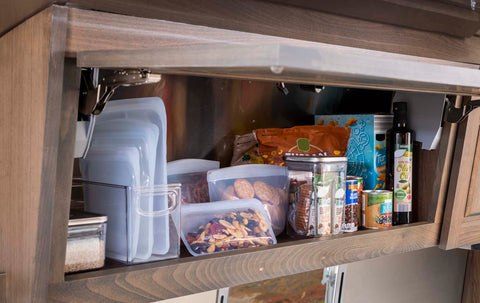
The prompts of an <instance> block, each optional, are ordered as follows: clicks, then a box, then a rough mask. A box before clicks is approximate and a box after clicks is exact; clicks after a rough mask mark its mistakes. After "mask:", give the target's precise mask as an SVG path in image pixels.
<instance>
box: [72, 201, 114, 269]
mask: <svg viewBox="0 0 480 303" xmlns="http://www.w3.org/2000/svg"><path fill="white" fill-rule="evenodd" d="M106 229H107V217H105V216H99V215H95V214H90V213H85V212H80V211H71V213H70V220H69V221H68V238H67V250H66V255H65V272H66V273H71V272H77V271H83V270H89V269H95V268H100V267H103V265H104V264H105V232H106Z"/></svg>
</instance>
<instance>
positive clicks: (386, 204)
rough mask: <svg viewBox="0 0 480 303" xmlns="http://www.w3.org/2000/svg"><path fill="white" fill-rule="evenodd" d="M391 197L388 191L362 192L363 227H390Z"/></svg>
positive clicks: (390, 192)
mask: <svg viewBox="0 0 480 303" xmlns="http://www.w3.org/2000/svg"><path fill="white" fill-rule="evenodd" d="M392 197H393V193H392V191H390V190H364V191H363V193H362V221H363V227H365V228H370V229H378V228H384V227H390V226H392V209H393V207H392V206H393V204H392Z"/></svg>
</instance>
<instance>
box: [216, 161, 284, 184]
mask: <svg viewBox="0 0 480 303" xmlns="http://www.w3.org/2000/svg"><path fill="white" fill-rule="evenodd" d="M271 176H288V170H287V168H286V167H285V166H277V165H268V164H245V165H238V166H232V167H226V168H220V169H216V170H211V171H209V172H208V173H207V181H208V182H215V181H218V180H228V179H238V178H256V177H271Z"/></svg>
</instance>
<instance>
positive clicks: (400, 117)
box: [393, 102, 407, 123]
mask: <svg viewBox="0 0 480 303" xmlns="http://www.w3.org/2000/svg"><path fill="white" fill-rule="evenodd" d="M393 120H394V123H397V122H407V102H394V103H393Z"/></svg>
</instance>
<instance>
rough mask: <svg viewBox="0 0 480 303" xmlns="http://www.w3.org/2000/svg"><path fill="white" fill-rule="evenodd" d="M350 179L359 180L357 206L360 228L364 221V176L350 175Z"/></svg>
mask: <svg viewBox="0 0 480 303" xmlns="http://www.w3.org/2000/svg"><path fill="white" fill-rule="evenodd" d="M347 179H349V180H357V181H358V207H357V218H358V228H360V227H361V226H363V222H362V192H363V177H359V176H348V177H347Z"/></svg>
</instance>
